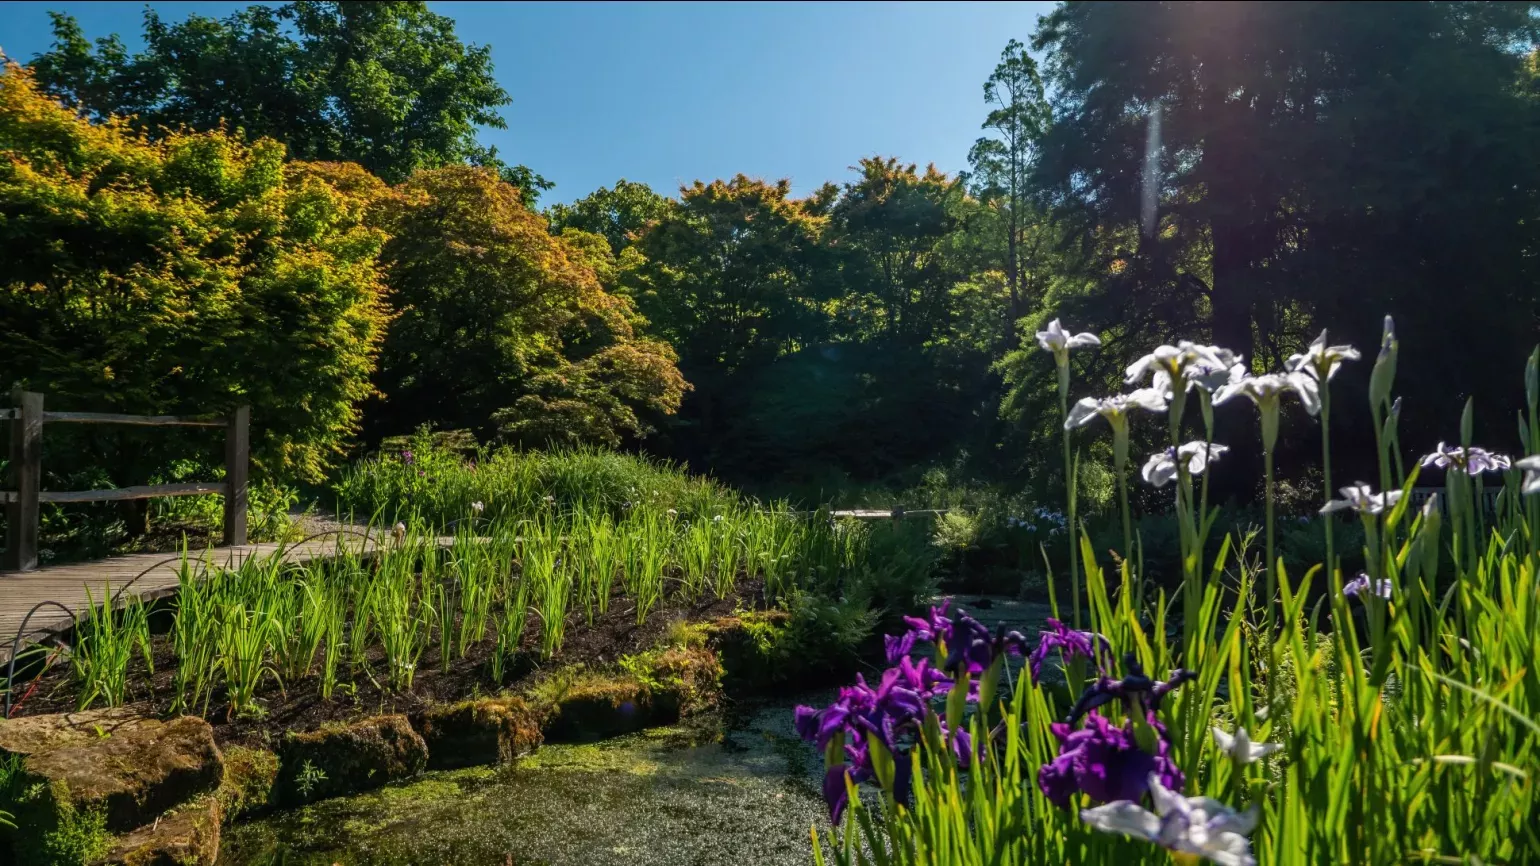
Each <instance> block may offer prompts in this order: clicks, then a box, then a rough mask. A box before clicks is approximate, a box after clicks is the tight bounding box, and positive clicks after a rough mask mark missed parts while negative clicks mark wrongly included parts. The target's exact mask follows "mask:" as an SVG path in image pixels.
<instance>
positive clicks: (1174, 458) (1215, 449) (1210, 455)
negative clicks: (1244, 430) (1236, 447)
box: [1141, 442, 1230, 487]
mask: <svg viewBox="0 0 1540 866" xmlns="http://www.w3.org/2000/svg"><path fill="white" fill-rule="evenodd" d="M1205 444H1206V443H1203V442H1188V443H1187V444H1186V445H1183V446H1181V447H1180V448H1167V449H1165V450H1163V451H1156V452H1155V453H1154V454H1151V455H1150V459H1149V460H1147V461H1145V464H1144V469H1143V471H1142V473H1141V474H1143V476H1144V480H1145V481H1148V482H1149V483H1151V484H1153V485H1155V486H1156V487H1165V486H1166V484H1167V482H1169V481H1170V480H1171V479H1173V478H1175V477H1176V475H1177V469H1178V468H1179V467H1180V466H1181V465H1182V463H1184V462H1185V463H1186V464H1187V473H1188V474H1189V475H1202V474H1203V470H1205V469H1207V468H1208V465H1209V464H1210V463H1213V462H1216V461H1217V460H1219V458H1220V456H1221V455H1223V454H1224V453H1225V452H1226V451H1229V450H1230V449H1229V447H1228V446H1225V445H1213V444H1209V445H1207V447H1205Z"/></svg>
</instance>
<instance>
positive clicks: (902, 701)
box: [793, 655, 952, 822]
mask: <svg viewBox="0 0 1540 866" xmlns="http://www.w3.org/2000/svg"><path fill="white" fill-rule="evenodd" d="M951 687H952V680H951V678H950V677H948V676H946V674H944V673H942V672H941V671H939V670H936V669H935V668H932V667H931V665H930V659H921V660H920V661H919V663H916V662H915V661H914V660H913V659H911V658H909V656H907V655H905V656H903V657H901V658H900V659H899V662H898V665H897V666H896V667H893V668H890V669H888V670H887V671H885V672H884V673H883V675H882V679H881V680H880V681H878V684H877V687H876V688H872V687H871V686H870V685H868V684H867V682H866V679H865V678H864V677H862V676H860V675H859V674H858V675H857V676H856V683H855V685H853V686H847V687H845V688H842V689H840V694H839V698H838V699H837V700H835V702H834V703H832V704H830V705H829V706H827V707H825V708H824V709H822V710H815V709H813V708H812V707H797V708H796V710H795V711H794V713H793V719H794V724H795V726H796V729H797V734H798V735H799V736H801V737H802V738H803V739H805V740H810V741H813V742H815V743H817V744H818V746H819V748H821V749H825V750H827V749H828V746H829V743H830V742H831V741H832V740H833V739H834V737H835V736H837V735H841V734H843V737H844V744H845V749H844V751H845V757H846V759H848V763H843V762H842V763H840V764H837V765H834V766H831V767H829V768H828V770H827V773H826V774H825V777H824V796H825V799H826V800H827V801H828V803H829V814H830V817H831V818H832V819H833V820H834V821H835V822H838V821H839V816H840V814H841V813H842V812H843V811H844V808H845V805H846V802H845V801H846V799H847V798H846V794H845V788H844V774H845V772H847V771H848V772H849V774H850V778H851V780H852V781H854V782H855V783H857V784H860V783H861V782H863V781H866V780H867V779H870V778H872V776H873V767H872V761H871V755H870V753H869V749H868V739H867V738H868V735H871V736H872V737H874V738H875V739H876V740H877V742H879V743H881V744H882V746H883V748H885V749H886V750H887V751H888V752H889V754H891V755H892V756H893V760H894V765H895V773H894V782H893V788H894V790H893V794H894V796H895V797H901V798H907V797H908V786H909V777H910V775H911V771H910V767H909V756H908V750H909V749H910V748H912V746H913V744H914V742H915V741H916V740H918V739H919V736H920V730H921V726H922V725H923V724H924V721H925V717H926V714H927V713H928V712H929V709H930V702H931V701H932V700H934V699H936V698H938V697H940V696H942V695H944V694H946V692H947V691H948V690H949V689H951Z"/></svg>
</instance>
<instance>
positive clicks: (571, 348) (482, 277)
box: [373, 166, 687, 445]
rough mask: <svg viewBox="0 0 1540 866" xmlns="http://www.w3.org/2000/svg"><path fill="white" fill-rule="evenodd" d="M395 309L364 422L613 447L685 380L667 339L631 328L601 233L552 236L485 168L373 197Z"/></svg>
mask: <svg viewBox="0 0 1540 866" xmlns="http://www.w3.org/2000/svg"><path fill="white" fill-rule="evenodd" d="M379 224H380V226H381V227H382V228H383V230H384V231H385V233H386V234H387V235H388V236H389V238H390V240H389V241H388V242H387V243H386V245H385V248H384V254H383V256H382V261H383V264H384V266H385V268H386V270H387V273H388V279H389V283H390V287H391V300H392V302H393V303H394V305H395V306H396V307H397V309H398V310H399V311H400V313H399V316H398V318H397V320H396V322H395V323H394V325H393V326H392V327H391V330H390V334H389V336H388V337H387V339H386V341H385V347H384V354H383V356H382V357H381V360H380V371H379V383H380V389H381V391H382V392H383V393H384V396H385V401H384V402H383V403H382V404H381V405H380V406H379V407H378V411H377V412H376V413H374V416H373V418H374V422H375V424H376V426H377V427H378V429H379V430H381V431H385V432H393V431H399V430H401V429H410V427H411V426H414V425H416V424H420V423H434V424H439V425H445V426H450V427H456V428H470V429H475V430H480V431H483V432H486V433H491V432H494V431H500V432H501V433H503V434H505V435H507V436H508V437H510V438H513V439H515V440H518V441H526V442H530V443H533V444H548V443H551V442H583V441H598V442H604V443H607V444H612V445H613V444H619V443H620V442H621V441H622V440H623V439H624V438H625V437H629V436H636V435H640V434H643V433H645V432H647V431H648V430H650V429H651V424H650V422H649V418H651V417H654V416H656V415H659V414H667V413H670V412H673V411H674V410H675V409H677V408H678V406H679V400H680V398H681V396H682V395H683V393H684V390H685V388H686V387H687V386H686V384H685V382H684V380H683V379H682V378H681V377H680V374H679V371H678V370H677V369H676V368H675V366H674V360H675V356H674V352H673V349H671V348H670V347H669V346H668V344H666V343H663V342H659V341H657V340H651V339H647V338H645V337H640V336H638V335H637V334H636V325H637V324H639V319H638V317H637V315H636V313H635V311H634V310H633V309H632V307H631V304H630V302H629V300H627V299H626V298H624V297H620V296H616V295H613V294H610V293H608V292H606V291H604V289H603V287H602V286H601V285H600V282H599V278H598V276H597V275H596V274H595V271H594V267H593V264H592V262H593V257H594V256H598V257H599V258H600V260H601V261H602V259H603V257H605V256H608V254H609V252H608V248H607V246H606V244H605V243H604V241H603V239H602V238H599V237H596V236H593V235H589V237H590V238H593V242H592V243H585V242H584V239H583V238H582V237H581V235H577V236H571V235H568V236H556V235H552V234H551V233H550V232H549V231H548V229H547V224H546V221H545V220H544V219H542V218H541V217H540V216H539V215H538V214H535V213H533V212H531V211H530V210H529V209H528V208H526V207H524V205H523V203H522V201H521V200H520V196H519V192H518V190H517V189H515V188H514V187H513V186H511V185H509V184H507V183H505V182H503V181H502V180H501V179H499V178H498V177H497V175H496V174H494V173H493V172H492V171H490V170H488V169H481V168H473V167H463V166H452V167H446V168H439V169H433V170H431V171H423V172H419V173H418V174H416V175H414V176H413V177H412V178H411V179H410V180H408V181H407V182H406V183H404V184H402V185H400V186H399V187H397V188H396V189H395V190H393V191H392V193H391V194H390V195H389V196H386V197H385V198H383V199H382V200H381V202H380V205H379Z"/></svg>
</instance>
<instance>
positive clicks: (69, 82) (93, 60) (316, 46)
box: [32, 0, 550, 205]
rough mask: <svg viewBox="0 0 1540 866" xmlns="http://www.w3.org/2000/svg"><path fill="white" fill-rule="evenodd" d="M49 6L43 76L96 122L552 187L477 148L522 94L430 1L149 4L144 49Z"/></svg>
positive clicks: (383, 167)
mask: <svg viewBox="0 0 1540 866" xmlns="http://www.w3.org/2000/svg"><path fill="white" fill-rule="evenodd" d="M50 15H52V17H53V28H54V46H53V49H52V50H50V51H48V52H46V53H44V54H40V55H38V57H37V58H36V59H34V60H33V62H32V67H33V69H34V70H35V71H36V73H37V77H38V81H39V82H41V83H42V84H43V85H44V86H46V87H47V88H48V89H49V91H50V92H52V93H55V94H57V95H59V96H60V97H62V98H65V99H67V100H69V101H72V102H77V103H79V104H80V105H82V106H84V107H85V108H86V109H88V110H89V111H91V112H92V113H93V114H94V115H95V116H96V117H97V118H98V119H100V118H105V117H107V116H109V115H131V116H133V118H134V119H133V121H132V122H133V123H134V125H135V126H136V127H137V128H140V129H143V130H146V131H147V132H150V133H151V134H155V135H159V134H162V133H161V130H163V129H176V128H179V127H182V126H186V127H190V128H192V129H198V130H213V129H217V128H219V127H220V126H221V125H223V124H227V125H229V126H231V127H233V128H237V129H240V130H242V131H244V132H245V134H246V135H247V137H248V139H249V140H256V139H258V138H263V137H266V138H272V139H275V140H277V141H280V142H283V143H284V144H285V145H286V146H287V147H288V149H289V153H290V154H291V155H292V156H293V157H295V158H298V159H306V160H339V161H351V162H357V163H359V164H360V165H362V166H363V167H364V168H366V169H368V170H369V171H370V172H371V173H373V174H375V175H376V176H378V177H380V178H382V179H384V180H385V181H386V182H388V183H398V182H400V181H403V180H405V179H406V178H407V177H409V176H410V175H411V174H412V173H413V172H415V171H417V170H418V169H422V168H433V167H437V166H442V165H452V164H456V163H469V164H474V165H480V166H486V167H490V168H493V169H495V170H497V171H498V172H499V173H501V174H502V175H503V177H504V179H505V180H508V181H510V182H512V183H514V184H515V185H517V186H518V187H519V188H520V189H521V190H522V191H523V192H524V196H525V203H526V205H532V204H533V202H534V200H535V198H536V197H537V196H538V195H539V193H540V191H541V190H543V189H549V188H550V184H549V183H547V182H546V181H545V180H544V179H543V178H541V177H539V176H538V175H535V174H534V173H532V172H530V170H529V169H527V168H525V167H523V166H510V165H507V164H505V163H504V162H503V161H502V160H501V159H500V158H499V157H498V156H497V152H496V150H495V149H494V148H488V147H484V146H482V145H480V144H479V143H477V141H476V129H477V127H479V126H488V127H492V128H494V129H504V128H506V126H507V124H506V121H504V120H503V118H502V116H501V115H500V114H499V113H498V111H497V109H498V108H500V107H501V106H504V105H507V104H508V103H509V102H510V99H509V97H508V94H507V92H505V91H504V90H503V89H502V87H501V86H499V85H498V84H497V82H496V80H495V79H494V78H493V77H492V60H491V53H490V51H489V50H488V49H487V48H486V47H485V46H474V45H472V46H467V45H465V44H464V43H462V42H461V41H460V40H459V38H458V37H457V36H456V35H455V30H454V22H453V21H452V20H451V19H450V18H448V17H445V16H443V15H438V14H435V13H433V12H431V11H429V9H428V7H427V4H426V3H418V2H413V3H403V2H391V3H359V2H311V0H300V2H294V3H288V4H286V5H284V6H281V7H279V8H277V9H272V8H269V7H265V6H252V7H249V8H247V9H245V10H243V11H241V12H237V13H235V14H234V15H231V16H229V17H228V18H225V19H222V20H216V19H213V18H207V17H204V16H201V15H192V16H189V17H188V19H187V20H186V21H183V22H181V23H178V24H169V25H168V24H166V23H165V22H164V21H162V20H161V19H160V16H159V15H157V14H156V13H155V12H154V10H151V9H146V10H145V13H144V40H145V50H144V51H143V52H140V53H137V54H133V55H129V53H128V52H127V51H126V50H125V49H124V47H123V44H122V41H121V40H119V39H118V37H117V36H115V35H114V36H109V37H106V38H103V39H98V40H97V42H96V46H95V49H94V50H93V49H92V46H91V44H90V43H89V42H87V41H86V39H85V36H84V35H83V33H82V31H81V29H80V25H79V24H78V22H76V21H75V19H74V18H72V17H70V16H68V15H64V14H62V13H50Z"/></svg>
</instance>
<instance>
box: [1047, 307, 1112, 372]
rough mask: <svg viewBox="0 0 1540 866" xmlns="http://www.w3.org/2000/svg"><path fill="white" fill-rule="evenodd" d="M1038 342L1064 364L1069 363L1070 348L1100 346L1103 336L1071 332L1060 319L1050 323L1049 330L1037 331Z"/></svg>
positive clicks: (1055, 361) (1054, 358) (1058, 361)
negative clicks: (1060, 322)
mask: <svg viewBox="0 0 1540 866" xmlns="http://www.w3.org/2000/svg"><path fill="white" fill-rule="evenodd" d="M1037 344H1038V345H1039V346H1042V347H1043V349H1044V350H1045V351H1049V352H1052V353H1053V360H1054V363H1055V364H1058V365H1059V366H1061V367H1062V366H1064V365H1065V364H1068V363H1069V350H1070V349H1078V348H1080V347H1081V346H1100V345H1101V344H1102V341H1101V338H1100V337H1098V336H1096V335H1095V334H1091V333H1085V334H1071V333H1070V332H1068V331H1066V330H1064V327H1063V326H1062V325H1060V324H1059V320H1058V319H1054V320H1053V321H1051V322H1049V323H1048V330H1046V331H1038V332H1037Z"/></svg>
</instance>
